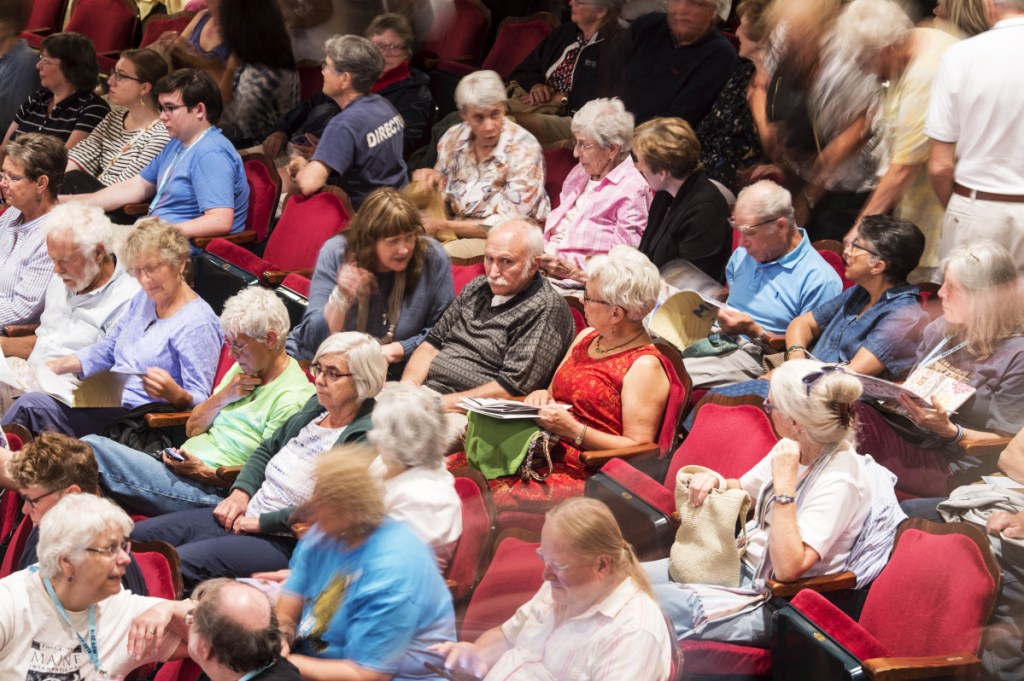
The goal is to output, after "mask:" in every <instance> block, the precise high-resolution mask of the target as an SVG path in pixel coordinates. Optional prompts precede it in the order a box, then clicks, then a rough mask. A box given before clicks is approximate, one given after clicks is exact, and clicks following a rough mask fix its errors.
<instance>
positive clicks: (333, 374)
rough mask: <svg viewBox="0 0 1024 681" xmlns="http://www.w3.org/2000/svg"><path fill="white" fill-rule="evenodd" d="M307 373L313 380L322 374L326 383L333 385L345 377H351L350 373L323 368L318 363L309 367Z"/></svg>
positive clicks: (332, 368)
mask: <svg viewBox="0 0 1024 681" xmlns="http://www.w3.org/2000/svg"><path fill="white" fill-rule="evenodd" d="M309 373H310V374H312V375H313V378H317V377H319V376H320V374H323V375H324V377H325V378H326V379H327V382H328V383H334V382H335V381H337V380H340V379H342V378H344V377H345V376H351V375H352V374H350V373H345V372H343V371H338V370H337V369H335V368H334V367H325V366H323V365H322V364H320V362H313V363H312V364H310V365H309Z"/></svg>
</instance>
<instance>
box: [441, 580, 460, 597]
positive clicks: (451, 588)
mask: <svg viewBox="0 0 1024 681" xmlns="http://www.w3.org/2000/svg"><path fill="white" fill-rule="evenodd" d="M444 585H445V586H447V587H448V593H449V594H451V597H452V598H453V599H454V598H455V594H456V593H458V591H459V583H458V582H457V581H455V580H454V579H446V580H444Z"/></svg>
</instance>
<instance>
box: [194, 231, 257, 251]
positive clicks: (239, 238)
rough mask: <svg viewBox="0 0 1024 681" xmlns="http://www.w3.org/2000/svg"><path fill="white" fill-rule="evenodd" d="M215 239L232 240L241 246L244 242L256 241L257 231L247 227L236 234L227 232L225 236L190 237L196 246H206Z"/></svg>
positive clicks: (251, 242)
mask: <svg viewBox="0 0 1024 681" xmlns="http://www.w3.org/2000/svg"><path fill="white" fill-rule="evenodd" d="M214 239H224V240H225V241H230V242H231V243H233V244H238V245H240V246H241V245H242V244H253V243H256V232H254V231H252V230H251V229H246V230H243V231H241V232H236V233H234V234H225V235H223V236H194V237H192V238H191V239H189V241H191V242H192V245H193V246H195V247H196V248H206V246H207V244H209V243H210V242H211V241H213V240H214Z"/></svg>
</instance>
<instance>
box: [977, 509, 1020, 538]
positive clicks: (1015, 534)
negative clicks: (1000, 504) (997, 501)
mask: <svg viewBox="0 0 1024 681" xmlns="http://www.w3.org/2000/svg"><path fill="white" fill-rule="evenodd" d="M985 530H986V531H987V532H988V533H989V534H991V535H993V536H996V537H998V536H1000V535H1002V536H1004V537H1006V538H1007V539H1024V513H1007V512H1006V511H996V512H995V513H993V514H991V515H990V516H989V517H988V521H986V523H985Z"/></svg>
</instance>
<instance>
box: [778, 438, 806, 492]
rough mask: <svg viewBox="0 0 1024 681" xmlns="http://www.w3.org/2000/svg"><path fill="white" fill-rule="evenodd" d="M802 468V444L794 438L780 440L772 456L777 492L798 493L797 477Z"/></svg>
mask: <svg viewBox="0 0 1024 681" xmlns="http://www.w3.org/2000/svg"><path fill="white" fill-rule="evenodd" d="M799 470H800V445H798V444H797V443H796V442H794V441H793V440H780V441H779V444H778V445H776V446H775V454H774V455H773V456H772V483H773V484H774V486H775V493H776V494H785V495H788V496H793V495H795V494H796V479H797V475H798V472H799Z"/></svg>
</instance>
